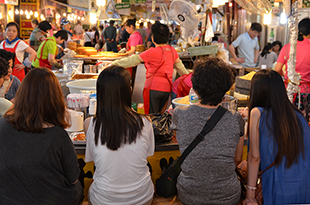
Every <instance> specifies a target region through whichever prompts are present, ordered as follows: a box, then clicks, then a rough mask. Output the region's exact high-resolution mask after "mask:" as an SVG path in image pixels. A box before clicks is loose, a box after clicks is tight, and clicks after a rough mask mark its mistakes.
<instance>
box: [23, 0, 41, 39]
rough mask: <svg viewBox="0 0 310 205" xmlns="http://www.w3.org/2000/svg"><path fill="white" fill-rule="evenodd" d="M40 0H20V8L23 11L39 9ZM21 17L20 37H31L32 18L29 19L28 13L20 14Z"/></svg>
mask: <svg viewBox="0 0 310 205" xmlns="http://www.w3.org/2000/svg"><path fill="white" fill-rule="evenodd" d="M38 4H39V0H20V9H21V10H23V11H26V10H27V11H33V12H35V11H37V10H38ZM19 18H20V37H21V38H29V36H30V34H31V32H32V30H33V28H32V26H31V19H27V18H26V15H19Z"/></svg>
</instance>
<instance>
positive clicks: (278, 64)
mask: <svg viewBox="0 0 310 205" xmlns="http://www.w3.org/2000/svg"><path fill="white" fill-rule="evenodd" d="M283 65H284V63H279V62H277V64H276V67H275V71H277V72H278V73H279V74H280V75H282V76H283V75H284V73H283V70H282V67H283Z"/></svg>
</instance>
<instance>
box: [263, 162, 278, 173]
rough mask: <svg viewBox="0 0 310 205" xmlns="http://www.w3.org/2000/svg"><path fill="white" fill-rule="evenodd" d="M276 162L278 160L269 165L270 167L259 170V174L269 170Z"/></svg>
mask: <svg viewBox="0 0 310 205" xmlns="http://www.w3.org/2000/svg"><path fill="white" fill-rule="evenodd" d="M275 164H276V161H274V162H273V163H272V164H271V165H269V167H267V168H266V169H264V170H263V171H260V172H259V175H262V174H263V173H264V172H265V171H267V170H268V169H270V168H271V167H272V166H273V165H275Z"/></svg>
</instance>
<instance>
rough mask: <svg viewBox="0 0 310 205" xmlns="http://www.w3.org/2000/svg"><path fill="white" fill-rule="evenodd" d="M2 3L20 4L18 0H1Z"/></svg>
mask: <svg viewBox="0 0 310 205" xmlns="http://www.w3.org/2000/svg"><path fill="white" fill-rule="evenodd" d="M0 4H11V5H18V0H0Z"/></svg>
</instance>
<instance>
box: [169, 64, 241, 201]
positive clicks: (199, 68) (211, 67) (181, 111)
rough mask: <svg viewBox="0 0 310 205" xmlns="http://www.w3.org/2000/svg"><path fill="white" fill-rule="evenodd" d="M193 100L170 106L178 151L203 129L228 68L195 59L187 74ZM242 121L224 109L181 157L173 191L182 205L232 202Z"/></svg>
mask: <svg viewBox="0 0 310 205" xmlns="http://www.w3.org/2000/svg"><path fill="white" fill-rule="evenodd" d="M192 83H193V89H194V90H195V92H196V93H197V95H198V98H199V101H198V103H195V104H193V105H190V106H188V107H177V108H176V109H175V110H174V111H173V115H172V125H171V129H173V130H176V137H177V140H178V144H179V148H180V151H181V153H183V152H184V150H185V149H186V148H187V147H188V145H189V144H190V143H191V142H192V141H193V140H194V139H195V137H196V136H197V135H198V134H199V132H200V131H201V130H202V129H203V127H204V125H205V124H206V122H207V120H208V119H209V117H210V116H211V115H212V114H213V113H214V112H215V110H216V109H217V107H218V106H219V105H220V103H221V101H222V100H223V97H224V95H225V93H226V92H227V91H228V90H229V88H230V87H231V85H232V84H233V83H234V72H233V70H232V68H231V67H229V66H228V65H227V64H225V63H224V62H223V61H220V60H218V59H216V58H210V59H206V60H202V61H198V62H196V63H195V65H194V73H193V75H192ZM243 135H244V122H243V119H242V117H241V116H240V115H239V114H238V113H237V112H230V111H227V112H226V113H225V115H224V116H223V117H222V118H221V120H220V121H219V122H218V123H217V124H216V126H215V127H214V128H213V129H212V131H211V132H209V133H208V134H207V135H206V136H205V139H204V140H203V141H202V142H200V143H199V144H198V145H197V146H196V147H195V148H194V149H193V151H192V152H191V153H190V154H189V155H188V157H187V158H186V159H185V161H184V162H183V164H182V166H181V168H182V171H181V173H180V175H179V177H178V181H177V189H178V196H179V198H180V200H181V201H182V203H184V204H213V205H215V204H238V202H239V200H240V195H241V189H240V182H239V180H238V178H237V174H236V173H235V167H236V165H237V164H238V163H239V162H240V161H241V159H242V149H243Z"/></svg>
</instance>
